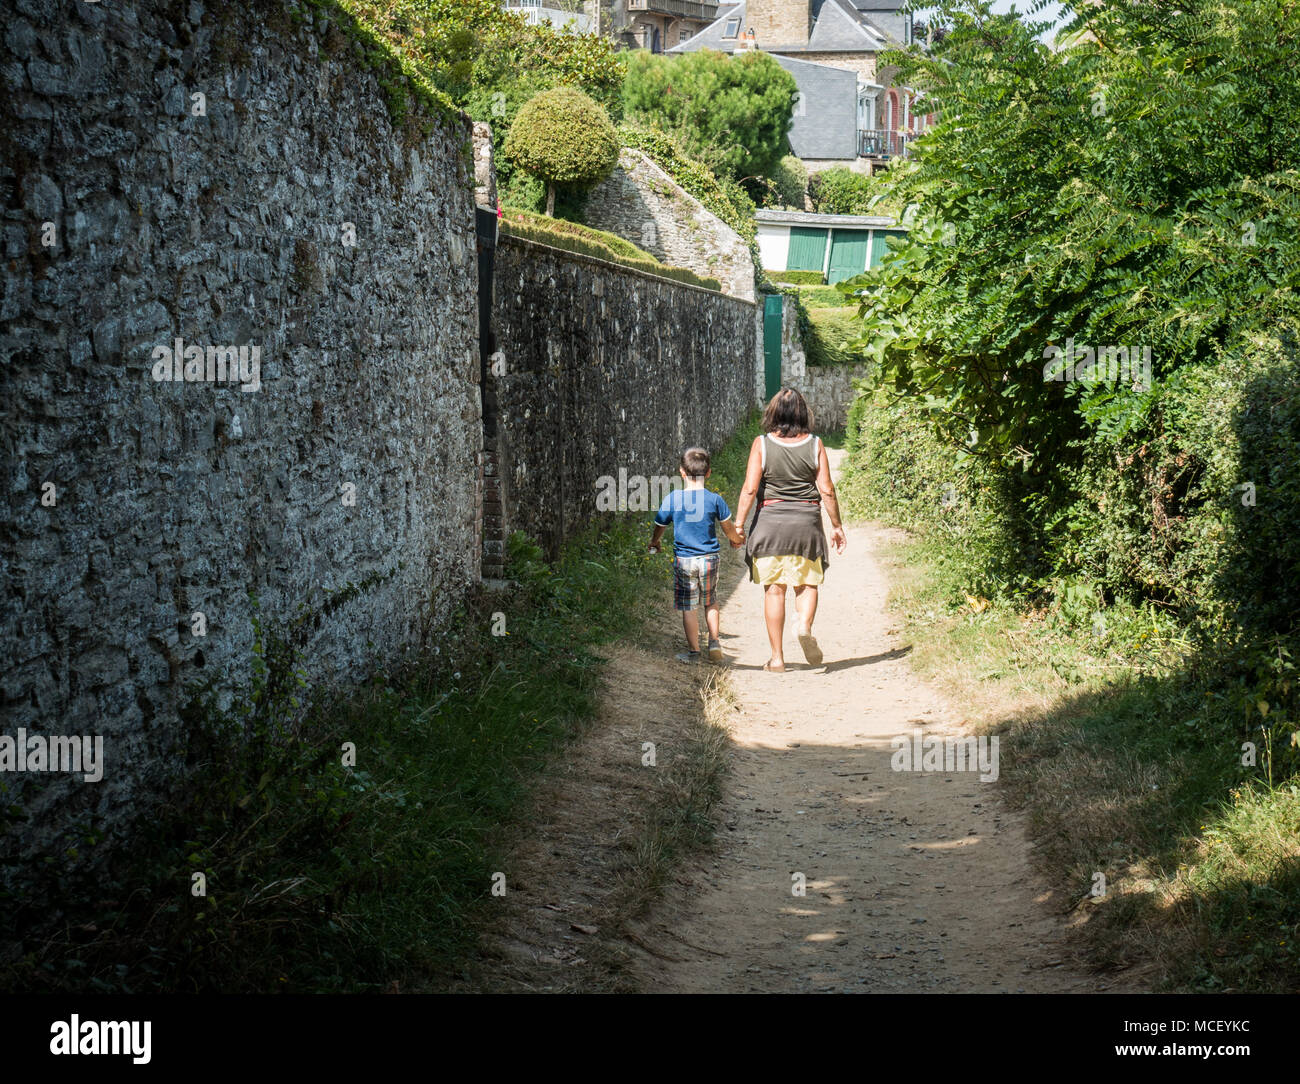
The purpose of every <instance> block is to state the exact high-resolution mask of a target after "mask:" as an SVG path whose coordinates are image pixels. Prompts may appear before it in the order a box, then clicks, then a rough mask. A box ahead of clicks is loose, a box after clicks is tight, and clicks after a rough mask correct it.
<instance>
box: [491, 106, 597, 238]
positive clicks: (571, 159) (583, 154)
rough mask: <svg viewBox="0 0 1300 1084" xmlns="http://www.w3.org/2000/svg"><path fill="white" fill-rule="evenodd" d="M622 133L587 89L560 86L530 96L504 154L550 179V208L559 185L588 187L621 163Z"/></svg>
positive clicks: (547, 181)
mask: <svg viewBox="0 0 1300 1084" xmlns="http://www.w3.org/2000/svg"><path fill="white" fill-rule="evenodd" d="M619 149H620V148H619V141H618V133H617V132H616V131H615V130H614V125H613V124H612V123H611V122H610V119H609V114H608V113H606V112H605V110H604V109H603V108H602V107H601V106H600V105H599V104H597V103H596V102H594V101H592V100H591V98H589V97H588V96H587V95H586V94H583V93H582V91H580V90H577V89H575V88H574V87H556V88H555V89H554V90H545V91H543V92H542V93H540V94H538V95H535V96H534V97H533V98H531V99H529V101H528V102H527V104H526V105H524V107H523V108H522V109H520V110H519V115H518V116H516V117H515V122H514V124H512V125H511V126H510V134H509V135H508V136H507V137H506V143H505V147H504V148H503V152H502V153H503V154H504V155H505V156H506V157H507V158H508V159H510V160H511V161H512V162H514V163H515V164H516V165H517V166H519V168H520V169H523V170H525V171H527V172H528V173H531V174H533V175H534V176H535V177H537V178H539V179H540V180H542V181H543V182H544V183H545V184H546V213H547V214H548V215H553V214H554V213H555V189H556V186H557V185H566V186H573V187H575V188H582V187H586V186H588V185H592V184H595V183H596V182H597V181H601V180H604V179H605V178H606V177H608V176H609V175H610V173H611V172H613V169H614V166H615V165H617V164H618V152H619Z"/></svg>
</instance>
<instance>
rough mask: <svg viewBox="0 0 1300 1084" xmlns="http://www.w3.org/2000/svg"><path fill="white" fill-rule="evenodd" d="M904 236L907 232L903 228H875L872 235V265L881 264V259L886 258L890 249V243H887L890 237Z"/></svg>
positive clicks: (877, 265)
mask: <svg viewBox="0 0 1300 1084" xmlns="http://www.w3.org/2000/svg"><path fill="white" fill-rule="evenodd" d="M903 236H905V234H904V231H902V230H873V231H872V237H871V266H872V267H879V266H880V261H881V260H882V259H884V256H885V253H886V252H888V251H889V245H888V244H886V242H887V241H888V240H889V238H891V237H903Z"/></svg>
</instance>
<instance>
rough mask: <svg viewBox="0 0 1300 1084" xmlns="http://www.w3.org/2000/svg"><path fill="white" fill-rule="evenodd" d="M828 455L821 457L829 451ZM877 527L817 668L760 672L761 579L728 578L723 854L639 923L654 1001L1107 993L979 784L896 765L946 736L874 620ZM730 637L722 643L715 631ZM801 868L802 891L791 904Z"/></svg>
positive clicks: (991, 796) (937, 706)
mask: <svg viewBox="0 0 1300 1084" xmlns="http://www.w3.org/2000/svg"><path fill="white" fill-rule="evenodd" d="M832 454H833V455H834V453H832ZM882 538H883V532H881V531H880V530H879V529H876V528H870V527H863V526H857V527H854V528H852V529H850V530H849V548H848V551H847V553H846V554H845V555H844V556H843V557H842V558H839V559H835V558H833V559H832V566H831V568H830V570H829V572H828V577H827V586H826V588H825V590H824V592H823V598H822V605H821V610H820V612H819V614H818V617H817V623H816V626H815V628H816V631H817V633H818V637H819V639H820V642H821V645H822V648H823V650H824V651H825V653H826V663H825V669H824V671H822V670H812V669H811V668H809V667H807V666H806V665H805V664H804V663H803V661H802V654H801V652H800V650H799V647H798V644H797V642H796V641H795V639H794V637H793V634H792V631H791V627H790V624H789V620H788V619H787V641H786V642H787V648H786V659H787V663H788V664H791V665H790V671H789V672H788V673H786V674H785V675H776V674H768V673H765V672H764V671H763V670H762V664H763V662H764V661H765V660H766V659H767V657H768V646H767V641H766V635H765V633H764V630H763V624H762V618H761V595H760V592H759V588H757V587H756V586H754V585H752V584H749V583H748V582H745V581H743V580H740V579H739V577H738V575H737V573H736V571H735V569H734V568H733V569H732V570H731V576H730V577H728V579H729V581H731V580H732V578H734V582H732V586H731V587H730V590H729V591H728V592H727V594H726V595H724V599H725V601H724V608H723V631H724V641H723V643H724V648H725V650H726V652H727V654H728V656H729V657H730V658H731V678H732V684H733V686H734V688H735V691H736V693H737V695H738V696H739V699H740V702H741V705H742V710H741V712H740V713H739V714H738V715H737V716H736V717H735V720H734V723H733V727H734V734H733V737H734V740H735V743H736V746H737V753H736V763H735V772H734V775H733V777H732V780H731V786H730V788H729V793H728V796H727V798H726V800H725V804H724V808H723V809H722V811H721V820H722V821H723V823H724V824H725V828H723V830H722V831H721V832H720V833H719V836H720V838H719V840H718V847H717V853H716V854H715V855H713V856H710V857H708V858H706V859H703V860H702V861H701V863H700V864H699V866H698V868H696V869H693V870H683V871H682V876H681V877H680V878H679V884H689V886H690V887H688V888H686V890H685V891H683V892H680V893H677V894H676V896H677V898H675V899H674V898H673V896H674V893H673V892H672V891H671V890H670V893H669V897H670V898H669V899H668V900H667V901H665V904H664V906H663V907H662V908H660V909H659V910H658V911H657V912H656V914H655V915H654V916H652V918H651V919H650V921H648V922H647V923H646V924H645V925H644V926H643V927H642V928H641V931H640V936H641V939H642V940H643V942H650V941H657V942H658V943H659V944H660V945H662V946H663V947H664V949H665V950H670V951H666V952H665V955H667V956H668V957H670V958H669V959H667V960H665V959H647V960H645V962H644V967H643V968H642V969H641V970H642V972H643V976H642V979H643V983H644V988H646V989H651V990H663V991H701V992H703V991H715V992H723V991H771V992H815V991H828V992H829V991H835V992H853V993H870V992H885V991H889V992H902V991H916V992H922V991H935V992H978V991H1006V992H1019V991H1023V992H1027V993H1033V992H1048V991H1095V990H1105V989H1115V988H1116V985H1115V979H1114V978H1113V977H1099V976H1094V975H1089V974H1087V973H1086V972H1083V971H1082V970H1079V969H1077V968H1076V966H1075V965H1074V963H1073V961H1072V960H1070V959H1069V958H1068V955H1067V950H1066V948H1065V947H1064V944H1063V926H1062V921H1061V919H1060V918H1059V917H1056V914H1054V913H1053V912H1060V911H1061V910H1063V909H1065V907H1066V906H1068V904H1064V903H1063V902H1062V901H1054V900H1052V899H1051V898H1050V894H1048V893H1046V892H1044V891H1043V889H1042V887H1041V886H1040V885H1038V884H1037V883H1036V882H1035V881H1034V879H1033V877H1032V874H1031V872H1030V867H1029V850H1028V843H1027V841H1026V837H1025V833H1024V829H1023V825H1022V823H1021V820H1020V818H1019V817H1018V816H1017V815H1015V814H1012V813H1010V812H1008V811H1007V810H1006V809H1004V808H1003V806H1002V803H1001V801H1000V799H999V797H998V794H997V786H996V784H994V783H981V782H980V781H979V775H978V773H974V772H967V773H960V772H949V773H943V772H926V773H921V772H895V771H892V770H891V767H890V758H891V756H892V753H893V749H892V747H891V745H890V740H891V739H892V738H894V737H895V736H898V735H904V734H908V735H910V734H911V733H912V732H913V730H914V729H916V728H920V729H921V730H922V731H923V732H924V734H925V735H927V736H929V735H944V734H954V735H955V734H960V733H962V732H963V731H962V729H961V727H960V725H959V724H960V715H959V714H958V712H957V711H955V710H954V709H953V707H952V706H950V705H946V704H945V703H944V702H943V700H942V699H941V697H940V696H939V695H937V693H936V692H935V691H934V690H931V689H928V688H926V687H925V686H924V685H923V684H922V683H921V682H920V681H919V680H918V679H917V678H916V677H915V676H914V675H913V674H912V672H911V670H910V669H909V666H908V662H907V659H906V645H904V644H901V643H900V642H899V641H898V639H897V638H896V636H895V634H894V630H893V629H892V627H891V623H890V620H889V618H888V617H887V615H886V610H885V601H886V594H887V589H888V585H887V582H886V579H885V576H884V573H883V571H882V568H881V565H880V562H879V560H878V559H877V557H876V556H875V549H876V547H877V546H878V545H879V544H880V542H881V540H882ZM728 634H729V635H728ZM795 873H802V874H803V875H804V876H805V878H806V882H807V890H806V895H805V896H803V897H802V898H800V897H796V896H794V895H793V894H792V875H793V874H795Z"/></svg>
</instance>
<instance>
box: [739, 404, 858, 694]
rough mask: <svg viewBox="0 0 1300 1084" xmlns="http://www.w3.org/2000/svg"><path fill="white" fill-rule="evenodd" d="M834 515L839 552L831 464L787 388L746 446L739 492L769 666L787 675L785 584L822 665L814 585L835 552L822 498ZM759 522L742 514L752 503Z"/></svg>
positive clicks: (802, 633)
mask: <svg viewBox="0 0 1300 1084" xmlns="http://www.w3.org/2000/svg"><path fill="white" fill-rule="evenodd" d="M823 502H824V503H825V505H826V513H827V515H828V516H830V521H831V542H832V544H833V545H834V547H835V552H836V553H837V554H839V553H843V552H844V547H845V546H846V545H847V544H848V540H847V539H846V538H845V537H844V527H843V526H842V525H841V523H840V506H839V501H838V500H837V499H836V497H835V483H834V482H832V481H831V465H830V461H829V460H828V459H827V458H826V449H825V447H823V446H822V442H821V439H820V438H818V437H815V436H813V434H812V415H811V413H810V411H809V410H808V404H807V402H805V401H804V397H803V396H802V395H800V394H799V393H798V392H797V391H795V390H794V389H793V388H783V389H782V390H781V391H779V392H777V393H776V395H774V396H773V397H772V401H771V402H770V403H768V404H767V409H766V410H765V411H764V412H763V433H762V435H761V436H759V437H756V438H755V439H754V443H753V446H752V447H751V448H750V449H749V469H748V471H747V472H746V474H745V485H744V488H743V489H742V490H741V491H740V502H739V506H738V507H737V509H736V523H737V524H738V525H740V527H741V532H740V533H741V535H742V536H743V537H744V538H745V561H746V563H747V564H748V565H749V574H750V578H751V579H752V580H753V581H754V582H755V583H759V584H762V585H763V617H764V620H765V621H766V623H767V638H768V639H769V640H770V641H771V643H772V657H771V658H770V659H768V661H767V662H766V663H764V664H763V669H764V670H769V671H771V672H772V673H775V674H783V673H785V651H784V645H783V640H784V636H785V590H786V588H787V587H793V588H794V606H795V610H796V611H797V612H798V622H797V625H796V628H795V632H796V634H797V635H798V637H799V646H800V647H801V648H802V649H803V654H804V658H805V659H807V660H808V665H810V666H820V665H821V663H822V650H821V648H820V647H819V646H818V644H817V640H816V638H815V637H814V636H813V631H812V626H813V619H814V618H815V617H816V616H817V588H818V587H819V586H820V585H821V582H822V579H823V577H824V575H825V571H826V567H827V566H828V565H829V564H830V553H829V550H828V548H827V545H826V533H825V532H824V531H823V530H822V504H823ZM755 504H756V505H757V507H755V508H754V521H753V523H751V524H750V525H749V526H748V528H746V527H745V526H744V524H745V518H746V516H748V514H749V510H750V508H751V507H752V506H754V505H755Z"/></svg>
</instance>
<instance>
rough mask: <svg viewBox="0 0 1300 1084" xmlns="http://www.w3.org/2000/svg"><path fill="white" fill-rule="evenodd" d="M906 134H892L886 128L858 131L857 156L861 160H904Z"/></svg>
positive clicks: (905, 154)
mask: <svg viewBox="0 0 1300 1084" xmlns="http://www.w3.org/2000/svg"><path fill="white" fill-rule="evenodd" d="M908 138H909V137H908V135H907V133H906V132H894V131H891V130H890V129H888V128H860V129H858V155H859V157H862V158H906V157H907V153H908V152H907V141H908Z"/></svg>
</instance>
